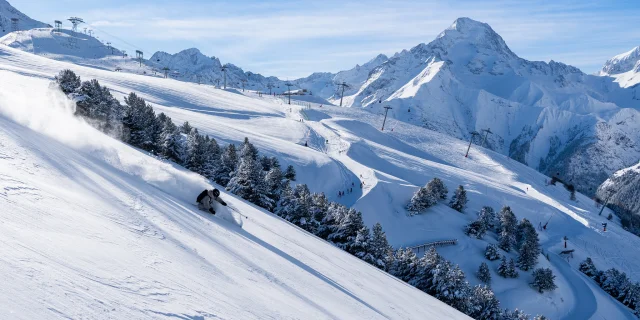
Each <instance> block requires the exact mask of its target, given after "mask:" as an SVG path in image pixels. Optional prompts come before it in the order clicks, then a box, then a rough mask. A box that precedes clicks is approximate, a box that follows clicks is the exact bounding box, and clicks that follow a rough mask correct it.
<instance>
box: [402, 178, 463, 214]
mask: <svg viewBox="0 0 640 320" xmlns="http://www.w3.org/2000/svg"><path fill="white" fill-rule="evenodd" d="M448 193H449V190H448V189H447V186H445V185H444V183H443V182H442V180H440V179H438V178H433V179H432V180H431V181H429V183H427V185H426V186H424V187H421V188H420V189H418V191H416V193H414V194H413V197H412V198H411V200H410V201H409V204H408V205H407V210H408V211H409V215H412V216H413V215H416V214H420V213H423V212H424V211H425V210H427V209H428V208H429V207H432V206H434V205H436V204H437V203H438V201H440V200H445V199H447V194H448ZM462 200H464V203H465V204H466V193H465V194H464V199H461V200H460V201H462Z"/></svg>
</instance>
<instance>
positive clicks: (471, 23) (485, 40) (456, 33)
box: [434, 17, 515, 56]
mask: <svg viewBox="0 0 640 320" xmlns="http://www.w3.org/2000/svg"><path fill="white" fill-rule="evenodd" d="M434 42H437V44H438V46H443V47H445V48H451V47H453V46H455V45H458V44H461V43H464V44H468V45H472V46H475V47H477V48H478V49H488V50H491V51H496V52H499V53H503V54H506V55H510V56H515V54H514V53H513V52H511V50H510V49H509V47H508V46H507V44H506V43H505V42H504V40H503V39H502V37H501V36H500V35H499V34H498V33H496V32H495V31H493V29H492V28H491V26H489V25H488V24H487V23H484V22H480V21H476V20H473V19H471V18H466V17H462V18H458V19H456V20H455V21H454V22H453V24H451V26H450V27H449V28H447V29H445V30H444V31H443V32H442V33H440V34H439V35H438V37H437V38H436V40H435V41H434Z"/></svg>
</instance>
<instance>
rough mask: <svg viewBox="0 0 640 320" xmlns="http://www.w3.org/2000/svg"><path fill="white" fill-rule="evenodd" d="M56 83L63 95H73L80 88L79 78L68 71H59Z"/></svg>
mask: <svg viewBox="0 0 640 320" xmlns="http://www.w3.org/2000/svg"><path fill="white" fill-rule="evenodd" d="M56 82H57V83H58V86H59V87H60V90H62V92H64V93H65V94H70V93H74V92H75V91H76V90H77V89H78V88H80V77H79V76H77V75H76V74H75V72H73V71H71V70H69V69H65V70H62V71H60V73H58V75H57V76H56Z"/></svg>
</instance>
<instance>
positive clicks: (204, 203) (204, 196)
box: [196, 188, 227, 214]
mask: <svg viewBox="0 0 640 320" xmlns="http://www.w3.org/2000/svg"><path fill="white" fill-rule="evenodd" d="M196 200H197V201H198V209H200V210H203V211H209V212H211V214H216V211H215V210H214V209H213V205H212V203H211V201H217V202H218V203H220V204H221V205H223V206H225V207H226V206H227V203H226V202H224V201H223V200H222V199H221V198H220V190H218V189H215V188H214V189H213V190H204V191H202V192H201V193H200V194H199V195H198V198H197V199H196Z"/></svg>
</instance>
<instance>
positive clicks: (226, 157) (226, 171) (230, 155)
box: [214, 144, 238, 187]
mask: <svg viewBox="0 0 640 320" xmlns="http://www.w3.org/2000/svg"><path fill="white" fill-rule="evenodd" d="M237 166H238V153H237V152H236V146H235V145H234V144H229V145H228V146H227V147H226V148H224V151H223V152H222V155H221V156H220V164H219V165H218V167H217V168H216V173H215V177H214V181H215V182H216V183H217V184H219V185H221V186H225V187H226V186H227V185H228V184H229V180H231V175H232V174H233V172H235V170H236V168H237Z"/></svg>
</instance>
